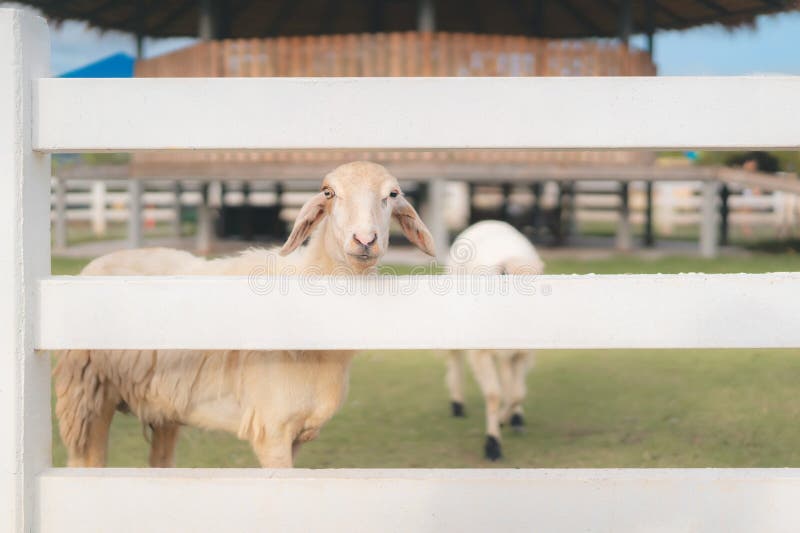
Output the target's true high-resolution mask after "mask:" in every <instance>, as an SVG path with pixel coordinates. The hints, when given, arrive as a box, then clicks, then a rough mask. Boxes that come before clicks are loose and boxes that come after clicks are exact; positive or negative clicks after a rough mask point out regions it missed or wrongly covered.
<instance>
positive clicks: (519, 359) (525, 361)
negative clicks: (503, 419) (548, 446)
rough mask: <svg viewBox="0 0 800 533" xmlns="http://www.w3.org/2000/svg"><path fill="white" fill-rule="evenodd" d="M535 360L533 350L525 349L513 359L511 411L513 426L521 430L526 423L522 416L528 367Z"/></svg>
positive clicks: (526, 391)
mask: <svg viewBox="0 0 800 533" xmlns="http://www.w3.org/2000/svg"><path fill="white" fill-rule="evenodd" d="M532 361H533V352H530V351H525V352H519V353H517V354H516V355H515V356H514V358H513V359H512V361H511V368H512V376H513V380H512V383H511V403H510V405H509V413H510V414H511V418H510V421H511V427H512V428H514V429H516V430H521V429H522V426H524V425H525V418H524V417H523V416H522V403H523V402H524V401H525V396H526V395H527V393H528V389H527V386H526V384H525V378H526V376H527V373H528V368H530V365H531V363H532Z"/></svg>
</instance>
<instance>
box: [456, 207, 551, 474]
mask: <svg viewBox="0 0 800 533" xmlns="http://www.w3.org/2000/svg"><path fill="white" fill-rule="evenodd" d="M448 266H449V270H450V271H451V273H454V274H531V275H532V274H541V273H542V272H544V263H543V262H542V260H541V258H540V257H539V254H537V253H536V249H535V248H534V247H533V245H532V244H531V243H530V242H529V241H528V239H527V238H526V237H525V236H524V235H522V234H521V233H520V232H518V231H517V230H516V229H514V228H513V227H512V226H511V225H510V224H507V223H505V222H501V221H497V220H485V221H482V222H478V223H476V224H474V225H472V226H470V227H469V228H467V229H466V230H464V231H463V232H462V233H461V234H460V235H459V236H458V237H456V240H455V241H454V242H453V246H452V247H451V249H450V257H449V261H448ZM465 355H466V357H467V359H468V360H469V364H470V367H471V368H472V373H473V375H474V376H475V380H476V381H477V382H478V385H479V387H480V389H481V392H482V393H483V397H484V402H485V405H486V442H485V444H484V455H485V456H486V458H487V459H489V460H492V461H496V460H498V459H500V458H501V457H502V447H501V444H500V442H501V440H500V425H501V424H502V423H509V424H510V425H511V427H512V428H514V429H515V430H521V429H522V426H523V425H524V418H523V412H522V402H523V400H524V399H525V394H526V387H525V376H526V374H527V371H528V369H529V367H530V366H531V365H532V363H533V351H532V350H491V349H488V350H466V351H464V350H451V351H449V352H448V357H447V374H446V383H447V387H448V389H449V392H450V400H451V403H450V405H451V409H452V414H453V416H456V417H461V416H464V356H465Z"/></svg>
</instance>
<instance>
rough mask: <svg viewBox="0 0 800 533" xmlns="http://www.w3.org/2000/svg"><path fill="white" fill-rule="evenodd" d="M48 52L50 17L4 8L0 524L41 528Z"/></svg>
mask: <svg viewBox="0 0 800 533" xmlns="http://www.w3.org/2000/svg"><path fill="white" fill-rule="evenodd" d="M49 56H50V40H49V37H48V33H47V25H46V24H45V22H44V20H43V19H41V18H39V17H37V16H35V15H32V14H29V13H27V12H24V11H20V10H14V9H0V117H2V120H0V294H2V295H3V296H2V298H0V346H1V347H2V349H0V531H16V532H22V531H33V530H35V528H36V524H35V523H34V520H35V516H36V514H35V511H36V509H35V506H36V499H37V498H36V483H37V475H38V474H39V473H40V472H41V471H43V470H44V469H45V468H47V467H48V466H49V464H50V439H51V437H50V356H49V354H47V353H37V352H35V351H34V332H35V327H34V325H35V321H36V319H37V316H38V310H37V309H36V308H35V302H36V301H37V291H38V288H37V287H38V285H37V282H38V280H39V279H40V278H43V277H45V276H48V275H49V273H50V156H48V155H45V154H42V153H34V152H33V150H32V144H31V141H32V130H31V127H32V124H33V113H34V109H33V100H34V99H33V95H32V89H33V83H32V80H34V79H36V78H41V77H45V76H47V75H48V74H49V72H48V70H49V64H50V63H49V62H50V57H49ZM23 212H24V216H23Z"/></svg>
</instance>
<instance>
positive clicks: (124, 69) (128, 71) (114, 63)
mask: <svg viewBox="0 0 800 533" xmlns="http://www.w3.org/2000/svg"><path fill="white" fill-rule="evenodd" d="M134 62H135V60H134V59H133V58H132V57H131V56H129V55H128V54H123V53H121V52H120V53H118V54H114V55H110V56H108V57H104V58H103V59H100V60H98V61H95V62H94V63H89V64H88V65H85V66H83V67H81V68H77V69H75V70H71V71H69V72H65V73H64V74H62V75H61V76H59V77H60V78H132V77H133V64H134Z"/></svg>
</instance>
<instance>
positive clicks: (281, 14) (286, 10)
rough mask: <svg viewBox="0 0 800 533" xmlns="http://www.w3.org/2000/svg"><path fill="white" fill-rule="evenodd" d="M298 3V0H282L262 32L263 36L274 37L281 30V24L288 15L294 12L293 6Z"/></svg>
mask: <svg viewBox="0 0 800 533" xmlns="http://www.w3.org/2000/svg"><path fill="white" fill-rule="evenodd" d="M299 3H300V0H283V2H281V5H280V6H279V7H278V12H277V13H276V14H275V16H274V17H273V19H272V20H271V21H270V22H269V25H268V26H267V28H266V31H265V33H264V35H265V37H275V36H276V35H278V33H279V32H280V30H281V26H283V25H284V23H286V21H287V20H288V19H289V17H291V16H292V13H294V10H295V7H297V4H299Z"/></svg>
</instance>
